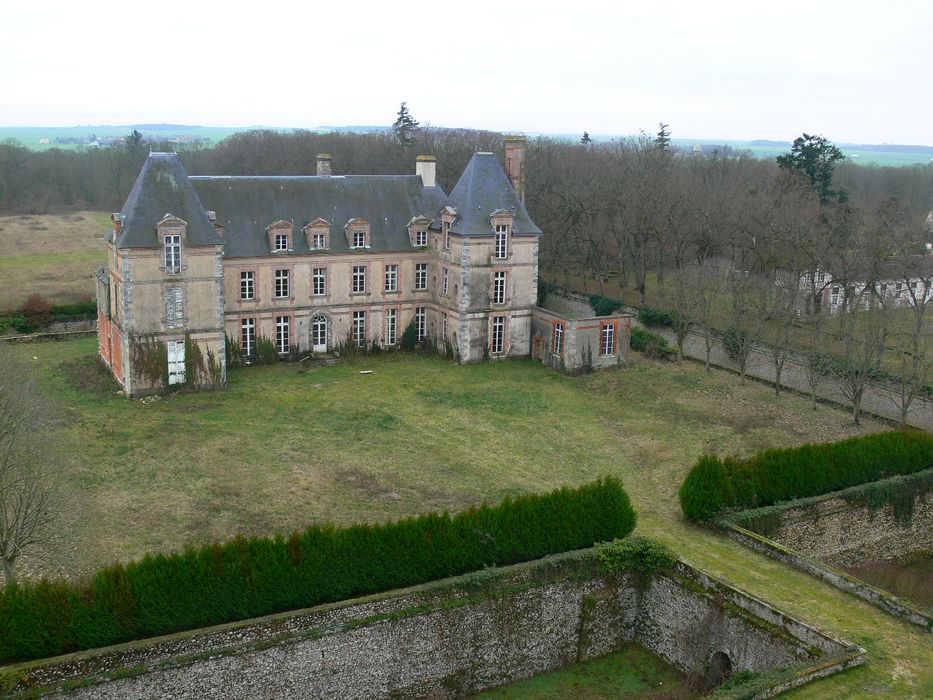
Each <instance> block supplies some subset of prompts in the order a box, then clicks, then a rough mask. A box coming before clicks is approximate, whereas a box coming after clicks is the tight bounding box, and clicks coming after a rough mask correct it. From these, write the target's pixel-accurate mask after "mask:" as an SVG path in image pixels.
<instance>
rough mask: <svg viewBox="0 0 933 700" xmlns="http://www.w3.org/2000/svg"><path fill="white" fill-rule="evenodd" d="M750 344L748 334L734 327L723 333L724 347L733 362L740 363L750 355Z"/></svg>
mask: <svg viewBox="0 0 933 700" xmlns="http://www.w3.org/2000/svg"><path fill="white" fill-rule="evenodd" d="M749 343H750V339H749V336H748V333H746V332H745V331H740V330H738V329H736V328H733V327H732V326H730V327H729V328H727V329H726V330H725V331H723V333H722V347H723V348H724V349H725V351H726V354H727V355H729V358H730V359H731V360H732V361H733V362H738V361H739V360H740V359H741V358H742V357H743V356H744V355H746V354H747V353H748V347H749Z"/></svg>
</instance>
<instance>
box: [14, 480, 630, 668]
mask: <svg viewBox="0 0 933 700" xmlns="http://www.w3.org/2000/svg"><path fill="white" fill-rule="evenodd" d="M634 528H635V511H634V510H633V509H632V506H631V504H630V502H629V499H628V495H627V494H626V493H625V491H624V490H623V488H622V484H621V482H619V481H618V480H617V479H613V478H605V479H602V480H600V481H596V482H594V483H591V484H587V485H584V486H581V487H579V488H575V489H570V488H562V489H558V490H556V491H552V492H550V493H547V494H540V495H537V494H532V495H525V496H518V497H516V498H506V499H505V500H504V501H502V502H501V503H500V504H498V505H496V506H488V505H484V506H480V507H478V508H472V509H470V510H467V511H463V512H461V513H457V514H455V515H450V514H449V513H430V514H428V515H422V516H419V517H415V518H408V519H405V520H399V521H396V522H391V523H385V524H379V525H353V526H351V527H344V528H337V527H333V526H330V525H315V526H312V527H309V528H308V529H307V530H304V531H303V532H296V533H293V534H292V535H290V536H289V537H284V536H282V535H276V536H274V537H256V538H249V539H248V538H245V537H237V538H236V539H234V540H231V541H229V542H225V543H223V544H213V545H207V546H204V547H200V548H189V549H186V550H185V551H183V552H180V553H176V554H170V555H163V554H159V555H155V556H149V557H146V558H145V559H142V560H140V561H136V562H133V563H130V564H126V565H123V564H116V565H113V566H109V567H107V568H104V569H101V570H100V571H98V572H97V573H96V574H95V575H94V576H93V577H92V578H91V579H90V580H89V581H86V582H84V583H82V584H74V583H70V582H65V581H52V582H50V581H40V582H38V583H26V582H21V583H14V584H11V585H9V586H7V587H6V588H4V589H2V590H0V661H11V660H18V659H31V658H38V657H43V656H51V655H55V654H61V653H65V652H70V651H75V650H78V649H88V648H94V647H99V646H104V645H108V644H113V643H116V642H122V641H128V640H130V639H138V638H143V637H149V636H153V635H159V634H168V633H171V632H176V631H180V630H185V629H194V628H198V627H203V626H207V625H214V624H219V623H223V622H230V621H233V620H242V619H247V618H250V617H256V616H259V615H265V614H269V613H273V612H280V611H285V610H292V609H296V608H304V607H309V606H312V605H316V604H318V603H323V602H329V601H335V600H342V599H346V598H352V597H355V596H359V595H364V594H367V593H373V592H376V591H383V590H389V589H393V588H400V587H404V586H410V585H414V584H416V583H423V582H426V581H431V580H435V579H439V578H444V577H447V576H454V575H458V574H463V573H466V572H469V571H475V570H477V569H482V568H483V567H485V566H494V565H506V564H514V563H516V562H520V561H527V560H531V559H537V558H539V557H542V556H545V555H547V554H553V553H557V552H564V551H568V550H573V549H579V548H582V547H589V546H592V545H593V544H594V543H596V542H602V541H609V540H612V539H615V538H622V537H625V536H626V535H628V534H629V533H631V531H632V530H633V529H634Z"/></svg>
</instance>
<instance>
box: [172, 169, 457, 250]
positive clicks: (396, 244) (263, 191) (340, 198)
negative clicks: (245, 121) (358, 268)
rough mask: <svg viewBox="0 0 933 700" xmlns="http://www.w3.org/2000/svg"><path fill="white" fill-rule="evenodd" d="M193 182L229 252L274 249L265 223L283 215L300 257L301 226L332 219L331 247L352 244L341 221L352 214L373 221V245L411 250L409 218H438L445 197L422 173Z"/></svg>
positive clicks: (303, 243) (302, 245)
mask: <svg viewBox="0 0 933 700" xmlns="http://www.w3.org/2000/svg"><path fill="white" fill-rule="evenodd" d="M189 180H190V182H191V184H192V185H193V187H194V189H195V190H196V191H197V194H198V195H199V197H200V199H201V201H203V202H204V204H205V206H206V207H208V208H209V209H212V210H213V211H215V212H217V223H219V224H221V225H222V226H223V227H224V238H225V239H226V245H225V248H224V255H225V256H226V257H228V258H242V257H254V256H262V255H269V239H268V237H267V234H266V227H267V226H268V225H269V224H271V223H272V222H273V221H277V220H279V219H285V220H288V221H292V222H294V225H295V228H294V233H293V241H292V243H293V250H292V252H293V253H294V254H296V255H299V254H306V253H308V252H309V248H308V241H307V238H306V237H305V235H304V233H303V231H302V229H303V228H304V227H305V226H306V225H307V224H309V223H310V222H312V221H314V220H315V219H318V218H323V219H326V220H327V221H328V222H330V234H331V235H330V246H329V249H330V250H331V251H334V252H338V253H339V252H345V251H348V250H349V246H348V245H347V239H346V235H345V233H344V230H343V227H344V225H345V224H346V223H347V222H348V221H349V220H350V219H353V218H361V219H365V220H366V221H368V222H369V223H370V241H371V244H372V245H371V248H369V250H372V251H404V250H411V248H412V245H411V240H410V239H409V237H408V222H409V221H410V220H411V219H412V217H414V216H418V215H427V216H428V217H430V218H433V217H434V216H436V214H437V212H438V211H439V210H440V208H441V206H442V205H443V203H444V200H445V198H446V195H445V194H444V191H443V190H442V189H441V188H440V187H424V186H422V183H421V178H420V177H419V176H417V175H347V176H339V175H337V176H330V177H323V176H313V175H308V176H293V177H292V176H289V177H260V176H257V177H251V176H246V177H242V176H191V177H190V178H189Z"/></svg>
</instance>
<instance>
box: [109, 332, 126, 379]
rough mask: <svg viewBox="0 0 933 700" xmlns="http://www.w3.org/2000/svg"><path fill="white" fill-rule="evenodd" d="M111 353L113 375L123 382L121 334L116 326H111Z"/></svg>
mask: <svg viewBox="0 0 933 700" xmlns="http://www.w3.org/2000/svg"><path fill="white" fill-rule="evenodd" d="M110 338H111V343H110V348H111V355H112V357H113V362H112V364H111V367H113V374H114V376H115V377H116V378H117V379H118V380H120V383H123V334H122V333H121V332H120V329H119V328H117V327H116V326H111V335H110Z"/></svg>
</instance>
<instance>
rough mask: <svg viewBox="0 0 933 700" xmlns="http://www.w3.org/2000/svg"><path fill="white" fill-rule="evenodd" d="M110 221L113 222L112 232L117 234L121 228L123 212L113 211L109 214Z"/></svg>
mask: <svg viewBox="0 0 933 700" xmlns="http://www.w3.org/2000/svg"><path fill="white" fill-rule="evenodd" d="M110 221H111V223H112V224H113V232H114V233H115V234H117V235H119V234H120V231H121V230H122V229H123V214H121V213H120V212H118V211H116V212H114V213H113V214H111V215H110Z"/></svg>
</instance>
